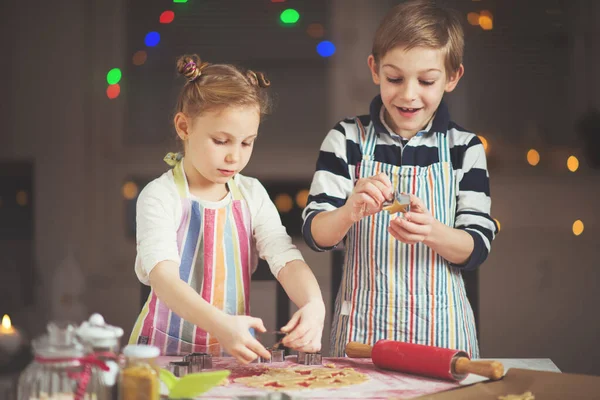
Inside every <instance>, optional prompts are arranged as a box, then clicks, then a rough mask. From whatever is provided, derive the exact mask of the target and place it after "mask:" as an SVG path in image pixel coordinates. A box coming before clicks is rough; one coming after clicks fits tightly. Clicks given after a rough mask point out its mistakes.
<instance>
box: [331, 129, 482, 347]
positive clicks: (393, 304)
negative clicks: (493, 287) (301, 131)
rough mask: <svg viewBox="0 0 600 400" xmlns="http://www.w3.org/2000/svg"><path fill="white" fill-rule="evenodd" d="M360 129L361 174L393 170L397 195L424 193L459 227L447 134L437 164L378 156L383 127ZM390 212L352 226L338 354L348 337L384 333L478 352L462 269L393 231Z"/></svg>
mask: <svg viewBox="0 0 600 400" xmlns="http://www.w3.org/2000/svg"><path fill="white" fill-rule="evenodd" d="M355 121H356V124H357V126H358V127H359V129H360V134H359V138H360V143H359V145H360V148H361V151H362V153H363V159H362V161H361V162H360V163H359V165H358V166H357V168H356V174H357V176H356V178H357V179H358V178H366V177H370V176H373V175H376V174H378V173H380V172H384V173H386V174H387V175H388V176H389V177H390V179H391V181H392V185H393V187H394V188H396V189H395V190H396V194H399V193H412V194H415V195H417V196H418V197H419V198H421V199H422V200H423V201H424V202H425V204H426V206H427V208H428V209H429V211H430V212H431V213H432V214H433V215H434V216H435V218H436V219H438V220H439V221H441V222H443V223H444V224H446V225H448V226H454V217H455V215H454V214H455V210H456V194H457V191H456V190H457V188H456V184H457V183H456V180H455V177H454V173H453V171H452V166H451V160H450V149H449V144H448V140H447V137H446V135H445V134H441V133H433V134H434V135H436V138H437V145H438V157H439V162H438V163H435V164H433V165H431V166H429V167H417V166H395V165H390V164H384V163H380V162H375V161H374V157H373V155H374V152H375V146H376V143H377V134H376V133H375V132H374V129H373V125H372V124H371V125H370V126H369V128H370V129H369V131H368V132H367V131H366V130H365V128H364V127H363V126H362V124H361V122H360V121H359V120H358V119H356V120H355ZM396 216H397V215H392V216H390V215H389V214H388V213H385V212H380V213H378V214H375V215H372V216H369V217H366V218H363V220H361V221H360V222H358V223H356V224H354V225H353V227H352V228H351V229H350V231H349V232H348V236H347V240H348V245H347V247H346V248H347V251H346V256H345V267H344V273H343V277H342V284H341V287H340V291H339V292H338V295H337V298H336V304H335V318H334V321H333V326H332V355H333V356H343V355H344V354H345V351H344V348H345V345H346V343H347V342H348V341H358V342H362V343H367V344H374V343H375V342H376V341H377V340H380V339H392V340H400V341H405V342H412V343H419V344H427V345H434V346H440V347H447V348H455V349H461V350H464V351H466V352H468V353H469V354H471V356H472V357H474V358H476V357H478V345H477V338H476V332H475V321H474V318H473V312H472V309H471V306H470V304H469V302H468V300H467V298H466V292H465V288H464V282H463V280H462V275H461V274H460V271H459V270H458V269H457V268H454V267H451V266H450V265H449V264H448V262H447V261H446V260H444V259H443V258H442V257H440V256H439V255H438V254H437V253H435V252H434V251H433V250H431V249H430V248H429V247H427V246H425V245H423V244H422V243H418V244H416V245H407V244H404V243H401V242H399V241H397V240H396V239H395V238H394V237H393V236H391V235H390V234H389V233H388V231H387V227H388V226H389V223H390V221H391V218H395V217H396Z"/></svg>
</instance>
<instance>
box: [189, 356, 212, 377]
mask: <svg viewBox="0 0 600 400" xmlns="http://www.w3.org/2000/svg"><path fill="white" fill-rule="evenodd" d="M183 361H187V362H189V363H190V372H200V371H202V370H205V369H212V355H210V354H208V353H190V354H186V355H185V356H183Z"/></svg>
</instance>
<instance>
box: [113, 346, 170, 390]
mask: <svg viewBox="0 0 600 400" xmlns="http://www.w3.org/2000/svg"><path fill="white" fill-rule="evenodd" d="M123 355H124V356H125V366H124V367H123V368H122V369H121V373H120V379H119V400H159V399H160V380H159V367H158V365H157V364H156V358H157V357H158V356H159V355H160V350H159V349H158V347H155V346H149V345H143V344H135V345H128V346H125V348H124V349H123Z"/></svg>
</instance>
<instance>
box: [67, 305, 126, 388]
mask: <svg viewBox="0 0 600 400" xmlns="http://www.w3.org/2000/svg"><path fill="white" fill-rule="evenodd" d="M121 336H123V329H121V328H119V327H116V326H112V325H108V324H107V323H106V322H105V321H104V318H103V317H102V315H100V314H92V316H90V319H89V320H87V321H84V322H83V323H82V324H81V325H80V326H79V328H77V338H78V339H79V340H80V341H81V342H82V343H83V344H85V345H86V346H87V347H88V348H89V350H90V353H89V355H91V356H93V357H95V358H97V359H99V360H101V361H103V362H104V363H105V364H106V365H107V367H108V371H104V372H102V373H101V377H102V388H101V389H100V391H99V393H98V400H114V399H116V398H117V380H118V378H119V364H118V358H117V355H118V354H119V350H120V347H121V345H120V340H121Z"/></svg>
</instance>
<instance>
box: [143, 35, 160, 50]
mask: <svg viewBox="0 0 600 400" xmlns="http://www.w3.org/2000/svg"><path fill="white" fill-rule="evenodd" d="M159 42H160V34H159V33H158V32H148V33H147V34H146V37H145V38H144V43H145V44H146V46H148V47H154V46H156V45H157V44H158V43H159Z"/></svg>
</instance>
